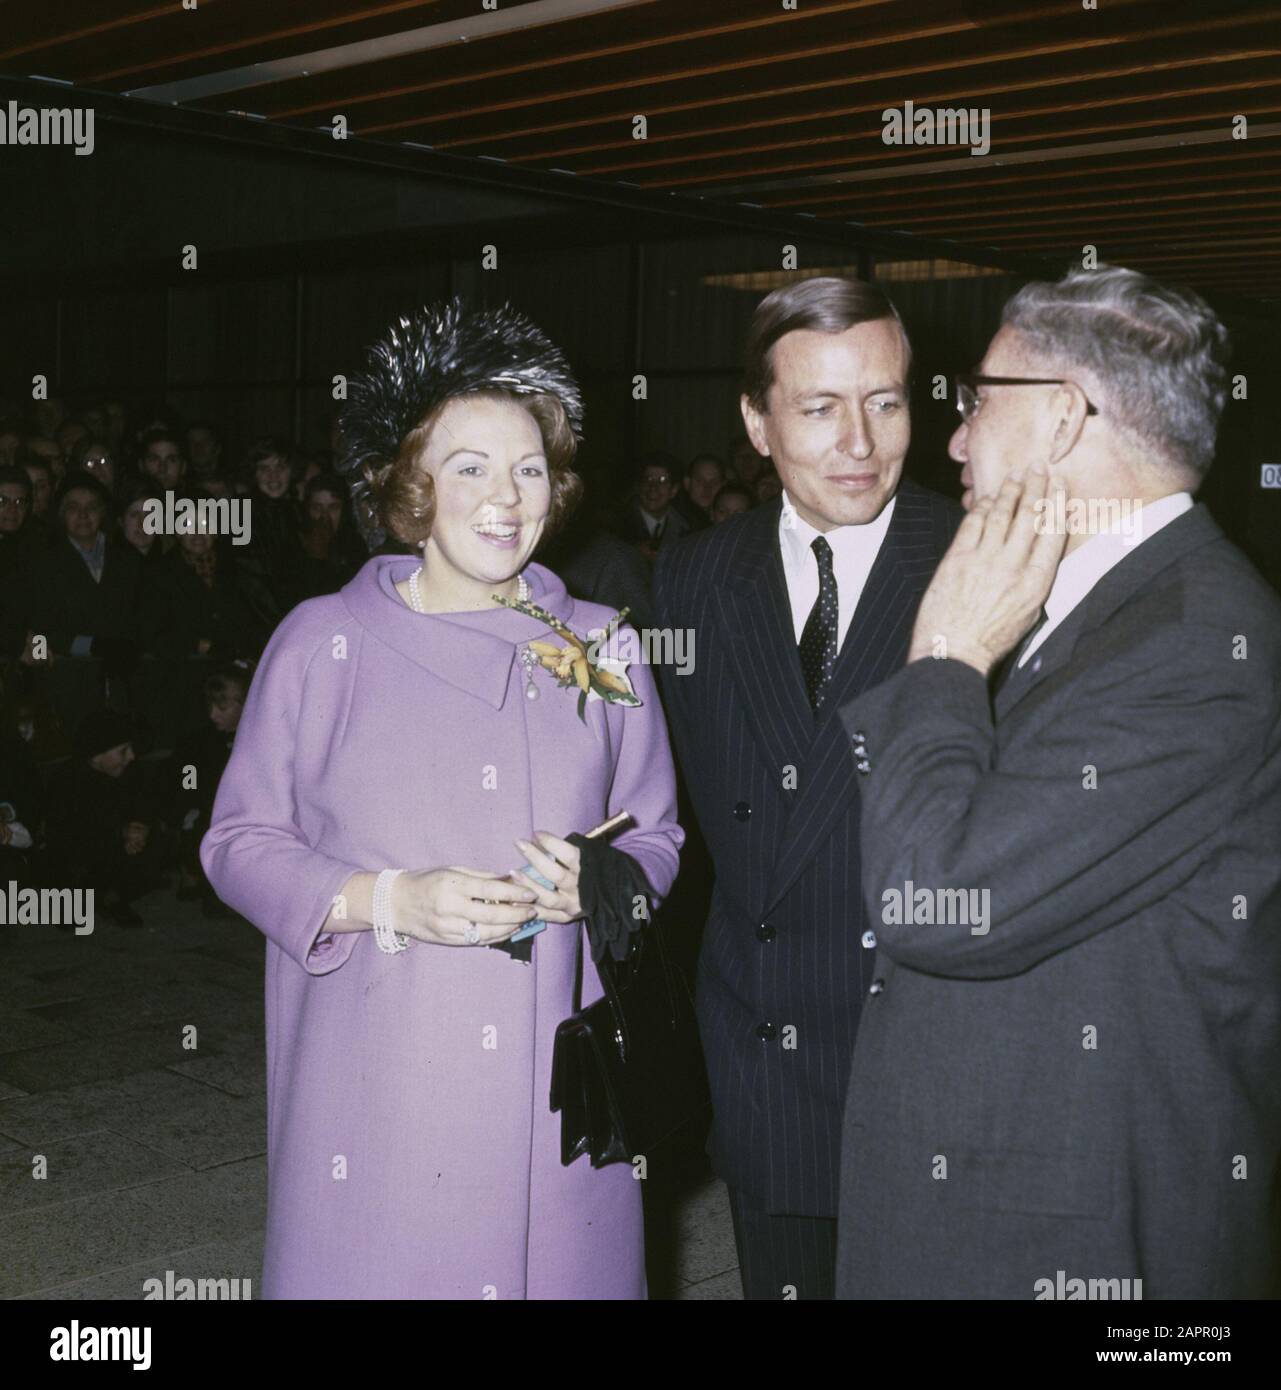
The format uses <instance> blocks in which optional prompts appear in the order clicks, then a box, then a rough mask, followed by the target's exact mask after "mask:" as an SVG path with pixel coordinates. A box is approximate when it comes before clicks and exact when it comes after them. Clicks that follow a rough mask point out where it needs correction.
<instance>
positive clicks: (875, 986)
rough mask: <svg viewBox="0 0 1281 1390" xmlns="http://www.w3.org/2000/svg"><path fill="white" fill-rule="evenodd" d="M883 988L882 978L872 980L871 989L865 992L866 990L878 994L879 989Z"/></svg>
mask: <svg viewBox="0 0 1281 1390" xmlns="http://www.w3.org/2000/svg"><path fill="white" fill-rule="evenodd" d="M884 988H885V981H884V980H873V981H872V987H871V989H869V990H868V991H867V992H868V993H869V994H880V993H881V991H882V990H883V989H884Z"/></svg>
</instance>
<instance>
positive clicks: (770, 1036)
mask: <svg viewBox="0 0 1281 1390" xmlns="http://www.w3.org/2000/svg"><path fill="white" fill-rule="evenodd" d="M777 1032H778V1029H777V1028H775V1027H774V1025H773V1024H772V1023H758V1024H757V1025H756V1036H757V1037H758V1038H760V1040H761V1041H762V1042H773V1041H774V1036H775V1034H777Z"/></svg>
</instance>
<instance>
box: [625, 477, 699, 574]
mask: <svg viewBox="0 0 1281 1390" xmlns="http://www.w3.org/2000/svg"><path fill="white" fill-rule="evenodd" d="M680 473H681V470H680V464H679V463H677V462H676V460H675V459H674V458H672V456H671V455H670V454H647V455H646V456H645V457H644V458H642V459H641V461H640V464H639V466H638V467H637V470H636V498H635V500H633V501H632V502H630V503H629V504H628V506H627V508H626V509H625V511H624V513H623V521H622V527H623V530H622V534H623V539H624V540H625V541H628V542H630V543H631V544H632V545H634V546H635V547H636V548H637V549H638V550H639V551H640V553H641V555H643V556H644V558H645V559H646V560H648V561H649V562H650V563H651V564H652V563H653V561H654V557H655V556H656V555H657V554H658V550H659V547H660V546H664V545H670V544H671V542H672V541H675V540H679V539H680V537H681V536H685V535H688V534H689V530H690V525H689V522H688V521H686V520H685V518H684V517H683V516H682V515H681V514H680V512H678V511H677V510H676V509H675V508H674V507H673V506H672V503H673V502H674V501H675V500H676V497H677V494H678V493H679V491H680Z"/></svg>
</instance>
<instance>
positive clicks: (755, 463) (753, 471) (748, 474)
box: [729, 434, 773, 488]
mask: <svg viewBox="0 0 1281 1390" xmlns="http://www.w3.org/2000/svg"><path fill="white" fill-rule="evenodd" d="M772 467H773V464H772V463H771V462H770V461H769V459H768V458H766V457H765V456H764V455H762V454H758V453H757V452H756V446H755V445H754V444H753V443H752V441H751V440H750V439H748V437H747V436H746V435H745V434H743V435H740V436H739V437H738V438H737V439H736V440H735V441H734V442H733V444H731V445H730V450H729V469H730V473H731V475H732V476H733V477H735V478H737V479H738V481H739V482H740V483H742V484H743V485H744V487H749V488H750V487H754V486H755V484H756V480H757V478H759V477H760V476H761V474H762V473H764V472H765V470H766V469H767V468H772Z"/></svg>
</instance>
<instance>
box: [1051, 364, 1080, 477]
mask: <svg viewBox="0 0 1281 1390" xmlns="http://www.w3.org/2000/svg"><path fill="white" fill-rule="evenodd" d="M1051 409H1052V410H1053V411H1054V412H1055V416H1056V419H1055V422H1054V434H1053V435H1052V437H1051V439H1050V455H1049V458H1048V459H1047V460H1046V461H1047V462H1048V463H1051V464H1055V463H1061V462H1062V461H1063V460H1064V459H1065V458H1066V457H1067V456H1068V454H1070V453H1071V452H1072V450H1073V449H1075V448H1076V444H1077V440H1079V439H1080V437H1081V431H1082V430H1083V429H1084V428H1085V421H1086V413H1085V410H1086V403H1085V392H1084V391H1082V390H1081V388H1080V387H1079V386H1078V385H1077V384H1076V383H1075V382H1070V381H1068V382H1064V383H1063V385H1062V386H1060V387H1059V389H1058V390H1057V391H1056V392H1055V393H1054V399H1053V401H1052V403H1051Z"/></svg>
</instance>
